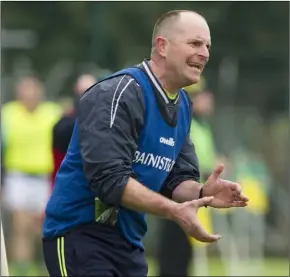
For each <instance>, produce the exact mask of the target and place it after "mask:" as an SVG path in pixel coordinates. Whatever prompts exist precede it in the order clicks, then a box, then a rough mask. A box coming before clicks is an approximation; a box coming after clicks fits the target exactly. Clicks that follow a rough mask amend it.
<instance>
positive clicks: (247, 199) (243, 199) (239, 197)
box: [235, 195, 249, 202]
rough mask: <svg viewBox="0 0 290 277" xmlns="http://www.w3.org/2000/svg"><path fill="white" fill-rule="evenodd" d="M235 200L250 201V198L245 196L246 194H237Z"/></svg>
mask: <svg viewBox="0 0 290 277" xmlns="http://www.w3.org/2000/svg"><path fill="white" fill-rule="evenodd" d="M235 201H243V202H248V201H249V198H248V197H246V196H244V195H236V196H235Z"/></svg>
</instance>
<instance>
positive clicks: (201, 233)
mask: <svg viewBox="0 0 290 277" xmlns="http://www.w3.org/2000/svg"><path fill="white" fill-rule="evenodd" d="M190 235H191V236H192V237H194V238H195V239H196V240H198V241H201V242H209V243H210V242H215V241H217V240H219V239H220V238H221V236H220V235H218V234H209V233H208V232H206V231H205V229H204V228H203V227H202V226H201V224H200V222H199V221H196V222H195V224H194V226H193V228H192V230H191V231H190Z"/></svg>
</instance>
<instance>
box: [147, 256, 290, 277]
mask: <svg viewBox="0 0 290 277" xmlns="http://www.w3.org/2000/svg"><path fill="white" fill-rule="evenodd" d="M148 264H149V273H148V276H157V275H158V268H157V265H156V262H155V261H154V260H153V259H150V258H148ZM253 264H256V261H251V264H247V263H244V264H242V263H239V265H238V268H237V272H235V276H241V275H242V274H240V273H239V268H240V267H246V268H247V269H248V274H246V276H289V259H286V258H267V259H265V261H264V262H263V264H262V268H261V270H260V271H256V272H254V271H252V272H251V265H253ZM190 275H191V276H194V272H191V273H190ZM209 276H227V275H226V271H225V267H224V265H223V263H222V262H221V261H220V259H218V258H210V261H209ZM228 276H229V275H228ZM243 276H244V275H243Z"/></svg>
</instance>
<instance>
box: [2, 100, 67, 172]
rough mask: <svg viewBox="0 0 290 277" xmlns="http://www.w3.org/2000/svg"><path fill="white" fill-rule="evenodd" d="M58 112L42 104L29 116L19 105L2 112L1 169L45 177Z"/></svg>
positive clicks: (50, 105) (50, 167)
mask: <svg viewBox="0 0 290 277" xmlns="http://www.w3.org/2000/svg"><path fill="white" fill-rule="evenodd" d="M60 115H61V110H60V108H59V106H58V105H56V104H54V103H43V104H40V105H39V107H38V108H37V109H36V110H35V111H34V112H32V113H30V112H28V111H27V110H26V109H25V107H24V106H23V105H22V104H21V103H19V102H16V101H15V102H10V103H7V104H5V105H4V107H3V108H2V134H3V138H2V139H3V142H4V165H5V167H6V169H7V170H9V171H13V170H16V171H22V172H25V173H34V174H48V173H50V172H51V170H52V166H53V164H52V151H51V149H52V148H51V146H52V128H53V125H54V124H55V123H56V121H57V120H58V119H59V118H60Z"/></svg>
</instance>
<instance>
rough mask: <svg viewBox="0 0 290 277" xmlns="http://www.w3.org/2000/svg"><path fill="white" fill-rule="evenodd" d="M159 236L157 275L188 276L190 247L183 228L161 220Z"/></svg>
mask: <svg viewBox="0 0 290 277" xmlns="http://www.w3.org/2000/svg"><path fill="white" fill-rule="evenodd" d="M159 237H160V240H159V247H158V264H159V275H160V276H188V267H189V264H190V262H191V257H192V247H191V245H190V243H189V241H188V238H187V236H186V235H185V233H184V232H183V230H182V229H181V228H180V227H179V226H178V225H177V224H175V223H174V222H172V221H168V220H161V230H160V235H159Z"/></svg>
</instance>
